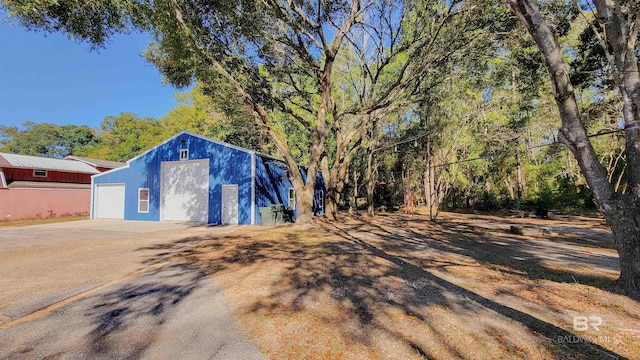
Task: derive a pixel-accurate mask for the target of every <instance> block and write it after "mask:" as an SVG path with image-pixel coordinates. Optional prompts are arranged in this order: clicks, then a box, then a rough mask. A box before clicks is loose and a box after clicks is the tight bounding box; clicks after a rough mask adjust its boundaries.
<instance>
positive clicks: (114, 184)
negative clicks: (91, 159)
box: [91, 179, 127, 220]
mask: <svg viewBox="0 0 640 360" xmlns="http://www.w3.org/2000/svg"><path fill="white" fill-rule="evenodd" d="M91 181H92V182H93V179H91ZM98 186H122V187H124V198H123V199H122V200H123V201H124V202H123V203H122V220H126V218H127V214H126V212H127V206H126V205H127V184H126V183H123V182H120V183H103V184H96V187H98ZM91 192H93V187H91ZM95 194H97V193H95ZM95 194H92V195H95ZM91 201H93V197H92V198H91ZM98 205H99V204H98ZM93 218H95V214H94V217H93Z"/></svg>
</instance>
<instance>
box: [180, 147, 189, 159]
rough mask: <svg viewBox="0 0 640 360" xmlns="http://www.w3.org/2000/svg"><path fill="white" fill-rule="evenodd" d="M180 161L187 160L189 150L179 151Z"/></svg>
mask: <svg viewBox="0 0 640 360" xmlns="http://www.w3.org/2000/svg"><path fill="white" fill-rule="evenodd" d="M180 160H189V149H182V150H180Z"/></svg>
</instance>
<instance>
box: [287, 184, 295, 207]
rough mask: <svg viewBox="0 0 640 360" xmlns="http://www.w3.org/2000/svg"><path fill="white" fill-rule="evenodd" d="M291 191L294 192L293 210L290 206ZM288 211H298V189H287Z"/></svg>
mask: <svg viewBox="0 0 640 360" xmlns="http://www.w3.org/2000/svg"><path fill="white" fill-rule="evenodd" d="M291 190H293V208H292V207H291V206H290V205H291ZM287 209H289V210H293V211H295V210H296V189H295V188H292V187H290V188H289V189H287Z"/></svg>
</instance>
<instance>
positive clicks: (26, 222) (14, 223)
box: [0, 215, 89, 227]
mask: <svg viewBox="0 0 640 360" xmlns="http://www.w3.org/2000/svg"><path fill="white" fill-rule="evenodd" d="M78 220H89V216H86V215H82V216H77V215H70V216H60V217H50V218H37V219H24V220H0V227H3V226H31V225H41V224H51V223H59V222H66V221H78Z"/></svg>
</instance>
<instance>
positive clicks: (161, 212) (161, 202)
mask: <svg viewBox="0 0 640 360" xmlns="http://www.w3.org/2000/svg"><path fill="white" fill-rule="evenodd" d="M167 141H168V140H167ZM187 162H202V163H205V164H206V168H207V173H208V175H207V194H208V193H209V191H210V190H211V167H210V163H211V159H210V158H204V159H195V160H182V161H179V160H178V161H162V162H160V174H159V175H158V176H160V190H159V191H158V196H160V199H159V200H158V204H159V206H158V212H159V214H158V219H159V221H164V216H163V215H164V209H163V207H164V194H163V189H164V174H163V173H164V167H165V166H167V165H168V164H177V163H180V164H184V163H187ZM127 166H128V163H127ZM149 196H151V194H149ZM206 205H207V218H206V219H205V220H204V223H207V224H208V223H209V209H210V206H209V205H210V204H209V195H207V202H206ZM220 208H222V206H221V207H220Z"/></svg>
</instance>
